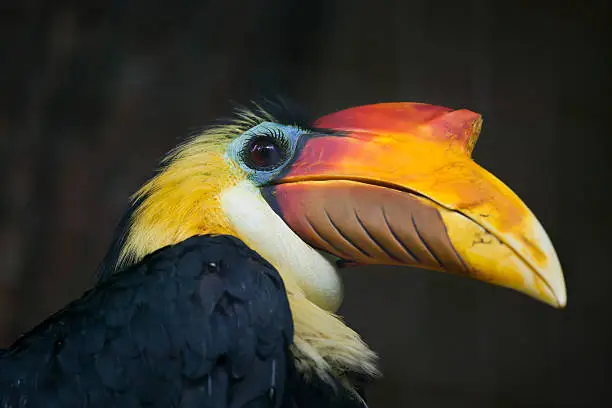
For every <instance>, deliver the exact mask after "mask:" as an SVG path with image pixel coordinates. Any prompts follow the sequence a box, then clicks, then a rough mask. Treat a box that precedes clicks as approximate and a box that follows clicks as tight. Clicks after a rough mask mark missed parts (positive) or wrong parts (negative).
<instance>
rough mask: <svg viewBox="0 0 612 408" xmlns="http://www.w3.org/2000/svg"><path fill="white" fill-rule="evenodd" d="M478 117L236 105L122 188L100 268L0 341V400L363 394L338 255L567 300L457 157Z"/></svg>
mask: <svg viewBox="0 0 612 408" xmlns="http://www.w3.org/2000/svg"><path fill="white" fill-rule="evenodd" d="M481 124H482V120H481V117H480V115H478V114H476V113H474V112H471V111H469V110H466V109H459V110H451V109H448V108H443V107H439V106H432V105H428V104H419V103H380V104H373V105H366V106H360V107H354V108H349V109H346V110H342V111H338V112H335V113H331V114H329V115H327V116H324V117H322V118H320V119H318V120H314V121H308V120H304V119H303V118H299V117H296V116H295V115H292V114H291V112H286V109H285V108H284V107H283V106H282V105H274V104H269V105H268V106H262V105H255V107H253V108H252V109H240V110H238V111H237V112H236V115H235V117H234V119H232V120H231V121H229V122H226V123H223V124H217V125H214V126H211V127H210V128H208V129H207V130H205V131H203V132H202V133H200V134H198V135H196V136H194V137H192V138H191V139H189V140H188V141H186V142H185V143H183V144H182V145H180V146H179V147H177V148H176V149H175V150H173V151H172V152H171V153H169V155H168V156H167V157H166V158H165V159H164V160H163V161H162V164H161V166H160V168H159V169H158V170H157V171H156V173H155V174H154V175H153V177H152V178H151V179H150V180H149V181H148V182H147V183H146V184H145V185H144V186H143V187H142V188H141V189H140V190H139V191H138V192H137V193H136V194H135V195H134V197H133V198H132V201H131V204H130V208H129V210H128V212H127V214H126V215H125V216H124V218H123V220H122V221H121V223H120V225H119V227H118V232H117V238H116V239H115V241H114V243H113V244H112V245H111V248H110V249H109V252H108V254H107V255H106V257H105V259H104V260H103V262H102V264H101V268H100V274H99V276H100V279H99V282H98V283H97V284H96V285H95V286H94V287H93V288H92V289H90V290H89V291H88V292H86V293H85V294H84V295H83V296H82V297H81V298H80V299H78V300H76V301H74V302H72V303H70V304H69V305H67V306H66V307H65V308H64V309H62V310H61V311H59V312H57V313H56V314H55V315H53V316H51V317H50V318H48V319H47V320H46V321H44V322H43V323H41V324H40V325H38V326H37V327H35V328H34V329H33V330H32V331H30V332H29V333H27V334H25V335H23V336H21V337H20V338H19V339H18V340H17V341H16V342H15V343H14V344H13V345H12V346H11V347H10V348H8V349H6V350H4V351H1V352H0V407H2V408H8V407H45V408H49V407H107V406H116V407H235V408H238V407H284V408H290V407H291V408H307V407H347V408H348V407H363V406H365V398H364V397H363V392H362V391H363V386H364V385H365V384H366V383H367V382H368V380H370V379H371V378H372V377H374V376H375V375H376V374H377V368H376V355H375V353H374V352H373V351H372V350H370V348H368V346H367V345H366V344H365V343H364V342H363V341H362V340H361V338H360V336H359V335H358V334H357V333H356V332H355V331H353V330H352V329H351V328H349V327H348V326H347V325H346V324H345V323H343V321H342V320H341V318H340V317H339V316H337V315H336V314H335V312H336V311H337V309H338V307H339V305H340V302H341V300H342V286H341V282H340V279H339V277H338V273H337V270H338V268H342V267H348V266H355V265H364V264H381V265H382V264H384V265H409V266H416V267H422V268H426V269H432V270H439V271H446V272H451V273H456V274H459V275H464V276H469V277H472V278H476V279H479V280H482V281H486V282H489V283H492V284H496V285H500V286H504V287H508V288H512V289H515V290H518V291H520V292H523V293H525V294H527V295H530V296H532V297H534V298H536V299H539V300H541V301H544V302H546V303H549V304H551V305H553V306H555V307H559V308H561V307H564V306H565V304H566V291H565V283H564V279H563V274H562V271H561V266H560V264H559V260H558V258H557V255H556V254H555V251H554V249H553V246H552V244H551V242H550V240H549V238H548V236H547V235H546V233H545V231H544V229H543V228H542V226H541V225H540V223H539V222H538V221H537V220H536V218H535V216H534V215H533V214H532V213H531V211H530V210H529V209H528V208H527V206H526V205H525V204H524V203H523V202H522V201H521V200H520V199H519V198H518V197H517V196H516V195H515V194H514V193H513V192H512V191H511V190H510V189H509V188H508V187H507V186H505V185H504V184H503V183H502V182H501V181H499V180H498V179H497V178H495V177H494V176H493V175H491V174H490V173H489V172H487V171H486V170H484V169H483V168H482V167H480V166H478V165H477V164H476V163H475V162H474V161H473V160H472V159H471V153H472V150H473V148H474V145H475V143H476V140H477V138H478V135H479V133H480V129H481Z"/></svg>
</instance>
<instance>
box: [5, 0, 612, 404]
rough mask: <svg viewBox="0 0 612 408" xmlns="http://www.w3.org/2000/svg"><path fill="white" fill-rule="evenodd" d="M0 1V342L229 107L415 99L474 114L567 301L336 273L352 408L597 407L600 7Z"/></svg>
mask: <svg viewBox="0 0 612 408" xmlns="http://www.w3.org/2000/svg"><path fill="white" fill-rule="evenodd" d="M11 3H14V4H11ZM0 4H1V5H0V47H1V49H2V51H1V54H0V57H1V61H0V103H1V105H0V152H1V157H2V160H1V161H0V186H1V189H0V199H1V202H0V220H1V221H0V344H1V345H5V346H7V345H9V344H10V343H11V342H12V341H13V340H14V338H15V337H16V336H17V335H18V334H19V333H21V332H23V331H24V330H27V329H28V328H30V327H31V326H32V325H33V324H35V323H36V322H38V321H40V320H41V319H43V318H44V317H46V316H47V315H49V314H50V313H52V312H53V311H55V310H57V309H58V308H59V307H61V306H62V305H63V304H65V303H66V302H67V301H68V300H70V299H72V298H74V297H77V296H79V295H80V293H81V292H82V291H83V290H84V289H85V288H86V287H87V286H88V285H90V284H91V282H92V275H93V273H94V271H95V269H96V266H97V263H98V262H99V260H100V259H101V258H102V256H103V254H104V252H105V250H106V248H107V246H108V244H109V242H110V240H111V235H112V231H113V228H114V225H115V224H116V222H117V221H118V219H119V217H120V215H121V213H122V211H123V209H124V208H125V205H126V201H127V197H128V196H129V194H131V193H132V192H133V191H134V190H135V189H136V188H137V187H138V185H139V183H141V182H142V181H143V180H145V179H146V177H147V176H148V175H149V174H150V172H151V170H152V169H153V168H154V167H155V165H156V162H157V160H158V159H159V158H160V157H161V156H162V154H163V153H164V152H165V151H166V150H167V149H169V148H170V147H172V146H173V145H174V144H176V143H177V142H178V141H179V140H180V139H181V138H182V137H183V136H185V135H186V134H188V133H189V131H190V130H192V129H194V128H197V127H198V126H200V125H202V124H206V123H208V122H210V121H211V120H213V119H215V118H217V117H218V116H224V115H227V114H228V113H229V112H230V107H231V102H232V101H236V102H248V101H249V100H250V99H254V98H259V97H261V96H274V95H277V94H281V95H284V96H289V97H291V98H293V99H294V100H297V101H300V102H301V103H303V104H304V105H305V106H306V107H308V108H309V109H310V110H311V111H312V112H313V113H314V114H315V115H319V114H324V113H327V112H329V111H332V110H336V109H340V108H344V107H348V106H354V105H358V104H364V103H373V102H378V101H420V102H429V103H435V104H439V105H445V106H449V107H455V108H459V107H468V108H470V109H472V110H475V111H478V112H481V113H482V114H483V115H484V118H485V124H484V128H483V133H482V137H481V139H480V142H479V144H478V146H477V147H476V151H475V154H474V157H475V159H476V160H477V161H478V162H479V163H480V164H482V165H483V166H484V167H486V168H488V169H489V170H491V171H492V172H493V173H495V174H496V175H497V176H499V177H500V178H501V179H502V180H504V181H505V182H506V183H507V184H508V185H510V186H511V187H512V188H513V189H514V190H515V191H516V192H517V193H518V194H519V195H520V196H521V197H522V198H523V199H524V200H525V201H526V202H527V204H528V205H529V206H530V207H531V209H532V210H533V211H534V212H535V213H536V214H537V216H538V218H539V219H540V220H541V222H542V224H543V225H544V226H545V228H546V229H547V231H548V232H549V234H550V236H551V238H552V241H553V242H554V244H555V246H556V248H557V251H558V253H559V256H560V258H561V262H562V264H563V266H564V270H565V275H566V279H567V286H568V294H569V305H568V307H567V309H566V310H564V311H557V310H554V309H552V308H550V307H548V306H546V305H544V304H540V303H537V302H535V301H532V300H531V299H528V298H527V297H525V296H522V295H519V294H517V293H513V292H510V291H508V290H505V289H501V288H494V287H490V286H487V285H484V284H481V283H478V282H473V281H469V280H466V279H461V278H457V277H452V276H447V275H443V274H440V273H432V272H426V271H420V270H407V271H406V270H399V269H392V268H385V269H382V268H376V269H374V268H372V269H363V270H350V271H347V272H346V273H345V282H346V290H347V299H346V301H345V304H344V306H343V309H342V313H343V314H344V315H345V316H346V318H347V320H348V321H349V322H350V324H351V325H352V326H353V327H355V328H356V329H358V330H359V331H360V332H361V333H362V334H363V335H364V337H365V338H366V340H367V341H368V342H369V343H370V344H371V345H372V347H373V348H374V349H376V350H378V351H379V352H380V354H381V357H382V368H383V370H384V373H385V376H384V378H383V379H381V380H380V381H379V382H378V383H377V384H376V385H374V386H373V387H372V388H371V391H370V399H371V406H372V407H391V406H396V407H403V406H415V407H464V406H465V407H542V406H551V407H553V406H554V407H560V406H576V407H579V406H596V403H598V402H599V403H601V405H600V406H605V405H607V403H606V401H607V400H609V399H610V396H609V395H610V392H609V391H608V386H609V385H610V383H611V381H610V380H611V379H612V365H611V363H612V347H611V346H612V327H611V324H612V313H610V308H611V307H612V306H611V305H610V302H609V301H608V299H607V298H608V297H609V296H610V290H611V289H612V273H611V270H610V256H611V255H610V236H609V231H610V230H609V228H610V212H609V209H608V203H609V200H610V199H609V189H610V181H609V172H608V166H607V162H606V160H607V159H609V150H608V148H609V145H610V143H609V137H610V126H609V125H608V123H609V121H610V115H611V114H610V94H611V92H610V90H611V89H610V81H609V75H610V64H609V61H610V60H609V57H610V51H609V45H610V44H609V43H608V42H607V40H606V34H608V33H607V32H606V31H607V30H606V26H607V25H609V23H610V19H609V16H610V11H611V10H610V6H609V5H608V4H609V2H608V1H599V2H596V1H582V2H579V1H575V2H560V1H532V2H528V1H514V2H493V1H487V0H472V1H441V0H440V1H426V0H421V1H405V0H404V1H401V0H398V1H381V0H379V1H367V0H359V1H358V0H352V1H348V0H347V1H339V0H338V1H331V0H327V1H325V0H310V1H302V2H297V1H286V0H260V1H244V2H236V1H225V2H221V1H214V2H211V1H202V0H197V1H196V0H193V1H171V2H166V1H161V0H148V1H135V2H128V1H125V2H123V1H120V0H114V1H112V0H109V1H106V2H99V3H98V2H91V1H90V2H87V1H81V2H74V3H70V2H62V1H49V2H43V1H21V2H17V1H15V2H8V1H7V0H3V1H2V3H0ZM0 369H1V367H0Z"/></svg>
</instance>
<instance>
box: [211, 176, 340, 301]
mask: <svg viewBox="0 0 612 408" xmlns="http://www.w3.org/2000/svg"><path fill="white" fill-rule="evenodd" d="M220 198H221V207H222V208H223V212H224V213H225V214H226V216H227V218H228V219H229V221H230V222H231V223H232V225H233V227H234V228H235V230H236V232H237V233H238V235H239V236H240V238H241V239H242V240H243V241H244V242H245V243H246V244H247V245H248V246H249V247H250V248H251V249H253V250H254V251H256V252H257V253H259V254H260V255H261V256H262V257H264V258H265V259H266V260H267V261H268V262H270V263H271V264H272V265H274V267H275V268H276V269H277V270H278V271H279V273H280V274H281V275H282V276H283V278H285V279H286V278H289V277H290V278H293V279H294V280H295V281H296V283H297V284H298V286H299V287H300V288H301V289H302V290H303V291H304V294H305V295H306V297H307V298H308V299H309V300H310V301H311V302H313V303H314V304H316V305H317V306H319V307H321V308H322V309H325V310H328V311H330V312H335V311H336V310H338V307H340V304H341V303H342V283H341V281H340V277H339V276H338V273H337V271H336V268H335V266H334V265H333V263H331V262H330V260H328V259H326V258H325V257H324V256H323V255H321V254H320V253H319V252H317V251H316V250H314V249H313V248H312V247H310V246H309V245H307V244H306V243H305V242H304V241H302V239H301V238H300V237H299V236H298V235H297V234H296V233H295V232H293V230H291V229H290V228H289V226H287V224H285V222H284V221H283V220H282V218H280V217H279V216H278V214H276V213H275V212H274V211H273V210H272V208H270V205H269V204H268V203H267V202H266V201H265V200H264V198H263V197H262V196H261V194H260V192H259V190H258V189H257V187H256V186H255V185H253V183H251V182H249V181H246V180H245V181H242V182H240V183H239V184H238V185H236V186H234V187H232V188H230V189H228V190H226V191H223V192H222V193H221V197H220ZM286 274H289V276H285V275H286Z"/></svg>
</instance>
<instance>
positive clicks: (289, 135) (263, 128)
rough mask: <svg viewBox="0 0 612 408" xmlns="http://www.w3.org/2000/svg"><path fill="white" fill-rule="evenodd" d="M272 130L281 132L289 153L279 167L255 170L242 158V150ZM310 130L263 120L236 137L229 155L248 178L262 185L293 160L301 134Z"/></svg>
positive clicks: (230, 146)
mask: <svg viewBox="0 0 612 408" xmlns="http://www.w3.org/2000/svg"><path fill="white" fill-rule="evenodd" d="M271 131H274V132H276V133H278V132H279V131H280V134H281V136H282V138H283V139H284V141H285V142H286V146H287V150H288V151H287V152H286V153H287V155H286V157H285V160H284V161H283V162H282V163H280V164H279V165H278V166H277V167H275V168H274V169H270V170H254V169H252V168H250V167H249V166H247V165H246V164H245V163H244V160H243V159H242V151H243V150H244V149H246V147H247V145H248V143H249V141H250V140H251V139H252V138H254V137H257V136H261V135H266V134H269V133H270V132H271ZM307 133H308V132H307V131H305V130H304V129H300V128H299V127H296V126H288V125H280V124H278V123H273V122H262V123H260V124H259V125H257V126H254V127H252V128H250V129H249V130H247V131H246V132H244V133H243V134H241V135H240V136H238V137H237V138H236V139H234V140H233V141H232V142H231V143H230V145H229V147H228V149H227V157H228V158H229V159H231V160H232V161H234V162H235V163H237V164H238V165H239V166H240V167H241V168H242V169H243V170H244V171H245V172H246V173H247V176H248V178H249V179H250V180H251V181H253V182H254V183H255V184H256V185H258V186H262V185H264V184H266V183H267V182H268V181H270V179H272V178H273V177H274V176H276V175H277V174H278V173H279V172H281V171H282V170H283V168H284V167H285V165H286V164H287V163H288V162H289V161H291V159H292V158H293V155H294V153H295V149H296V146H297V144H298V140H299V139H300V136H302V135H304V134H307Z"/></svg>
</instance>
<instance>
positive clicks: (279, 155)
mask: <svg viewBox="0 0 612 408" xmlns="http://www.w3.org/2000/svg"><path fill="white" fill-rule="evenodd" d="M286 150H287V149H286V146H284V145H283V143H282V141H280V140H278V138H277V137H273V136H267V135H265V136H256V137H254V138H253V139H251V140H250V141H249V142H248V143H247V145H246V149H245V152H244V153H246V154H245V159H246V160H245V161H246V164H247V165H248V166H249V167H251V168H252V169H254V170H271V169H274V168H275V167H277V166H278V165H280V164H281V163H283V161H284V160H285V157H286V155H287V152H286Z"/></svg>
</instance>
